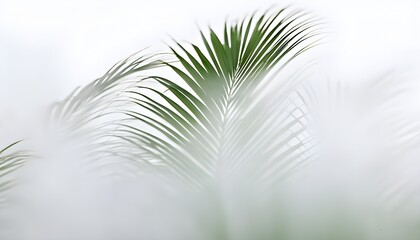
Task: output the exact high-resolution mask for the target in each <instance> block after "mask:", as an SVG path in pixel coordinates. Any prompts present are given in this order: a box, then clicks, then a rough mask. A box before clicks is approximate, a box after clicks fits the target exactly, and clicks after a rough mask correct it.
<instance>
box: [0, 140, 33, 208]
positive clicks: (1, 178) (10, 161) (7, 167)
mask: <svg viewBox="0 0 420 240" xmlns="http://www.w3.org/2000/svg"><path fill="white" fill-rule="evenodd" d="M20 142H21V141H18V142H14V143H12V144H10V145H8V146H7V147H5V148H3V149H1V150H0V206H1V207H2V206H3V205H4V204H5V198H4V196H3V195H4V194H5V192H6V191H7V190H9V189H10V188H11V187H13V185H14V184H15V181H14V178H13V177H12V176H11V174H12V173H13V172H15V171H16V170H17V169H18V168H20V167H21V166H22V165H23V164H24V163H25V161H26V160H27V158H28V157H30V154H29V152H27V151H23V150H19V151H13V152H10V150H11V149H12V148H14V147H15V145H17V144H19V143H20Z"/></svg>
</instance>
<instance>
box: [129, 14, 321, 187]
mask: <svg viewBox="0 0 420 240" xmlns="http://www.w3.org/2000/svg"><path fill="white" fill-rule="evenodd" d="M316 24H317V21H316V20H315V19H312V18H310V17H309V16H307V14H305V13H302V12H300V11H295V12H290V11H289V10H288V9H282V10H280V11H278V12H275V13H273V14H267V13H266V14H262V15H261V16H256V15H253V16H251V17H250V18H249V19H246V20H244V21H241V22H239V23H236V24H233V25H231V26H230V25H229V26H228V25H227V24H226V25H225V27H224V31H223V34H222V36H219V35H218V34H216V33H215V31H213V30H212V29H210V31H209V34H207V35H206V34H205V33H204V32H201V37H202V45H203V47H199V46H198V45H195V44H191V45H189V46H185V45H183V44H180V43H177V44H176V45H177V47H176V48H171V50H172V52H173V54H174V55H175V57H176V59H177V60H178V61H179V63H178V64H172V63H165V64H166V65H167V66H168V67H169V68H170V69H171V70H172V71H173V73H174V75H175V76H170V77H163V76H162V75H158V76H151V77H148V78H144V79H143V80H142V81H139V82H138V84H137V87H138V88H137V89H136V90H134V91H130V93H131V94H132V99H133V102H134V103H135V104H137V105H138V106H139V109H135V110H129V111H126V114H127V115H128V116H129V117H130V118H132V119H133V120H134V121H133V123H130V124H125V125H124V126H125V127H126V128H125V129H123V130H122V131H121V132H122V135H123V136H124V138H125V139H126V140H127V141H129V142H130V143H132V144H134V145H135V148H140V149H142V151H143V152H145V153H147V156H148V158H147V159H145V158H143V159H142V160H146V161H149V163H151V165H152V166H159V167H160V168H161V169H166V170H168V169H169V171H170V172H172V173H173V174H175V175H176V176H177V177H178V178H179V179H180V180H182V181H185V182H188V183H189V184H191V185H193V186H202V185H203V184H206V183H209V181H212V180H214V179H220V178H224V177H227V176H230V177H231V176H232V174H233V172H237V170H238V169H240V168H243V167H244V166H247V167H250V166H252V168H255V169H254V170H255V172H258V173H259V174H258V176H255V178H264V176H266V175H267V174H270V172H271V171H274V172H279V171H278V169H276V168H275V167H274V166H278V164H280V163H279V162H290V163H292V162H294V160H296V159H298V158H300V157H301V156H300V154H298V152H300V151H301V152H302V153H303V152H305V151H304V150H302V149H303V148H306V147H308V145H307V144H305V140H303V139H304V137H302V136H299V134H301V133H303V132H304V130H303V129H304V124H302V119H304V118H305V116H304V115H305V113H304V112H303V113H301V115H300V116H296V115H294V113H293V112H295V111H300V106H294V107H292V108H293V109H291V110H290V109H287V108H288V107H290V106H293V104H290V103H289V104H286V102H287V100H288V99H289V95H290V94H292V92H293V87H294V83H290V82H288V80H289V79H279V76H278V74H277V73H278V71H279V70H281V69H282V68H284V66H286V65H287V64H288V63H289V62H290V61H291V60H292V59H294V58H295V57H297V56H298V55H300V54H301V53H302V52H304V51H305V50H307V49H308V48H310V47H312V46H313V45H314V44H315V43H316V41H315V37H316V36H317V35H318V32H317V28H316V27H315V26H316ZM188 49H190V50H188ZM146 83H154V84H155V85H152V86H150V84H149V85H147V84H146ZM273 88H275V89H273ZM270 89H272V90H274V91H269V90H270ZM267 92H269V93H267ZM286 110H290V113H288V114H285V113H287V112H286ZM275 113H279V116H276V114H275ZM294 127H295V128H294ZM282 137H283V139H282ZM280 139H282V140H280ZM295 141H297V142H295ZM240 172H243V171H240ZM248 172H250V169H249V171H248Z"/></svg>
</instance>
